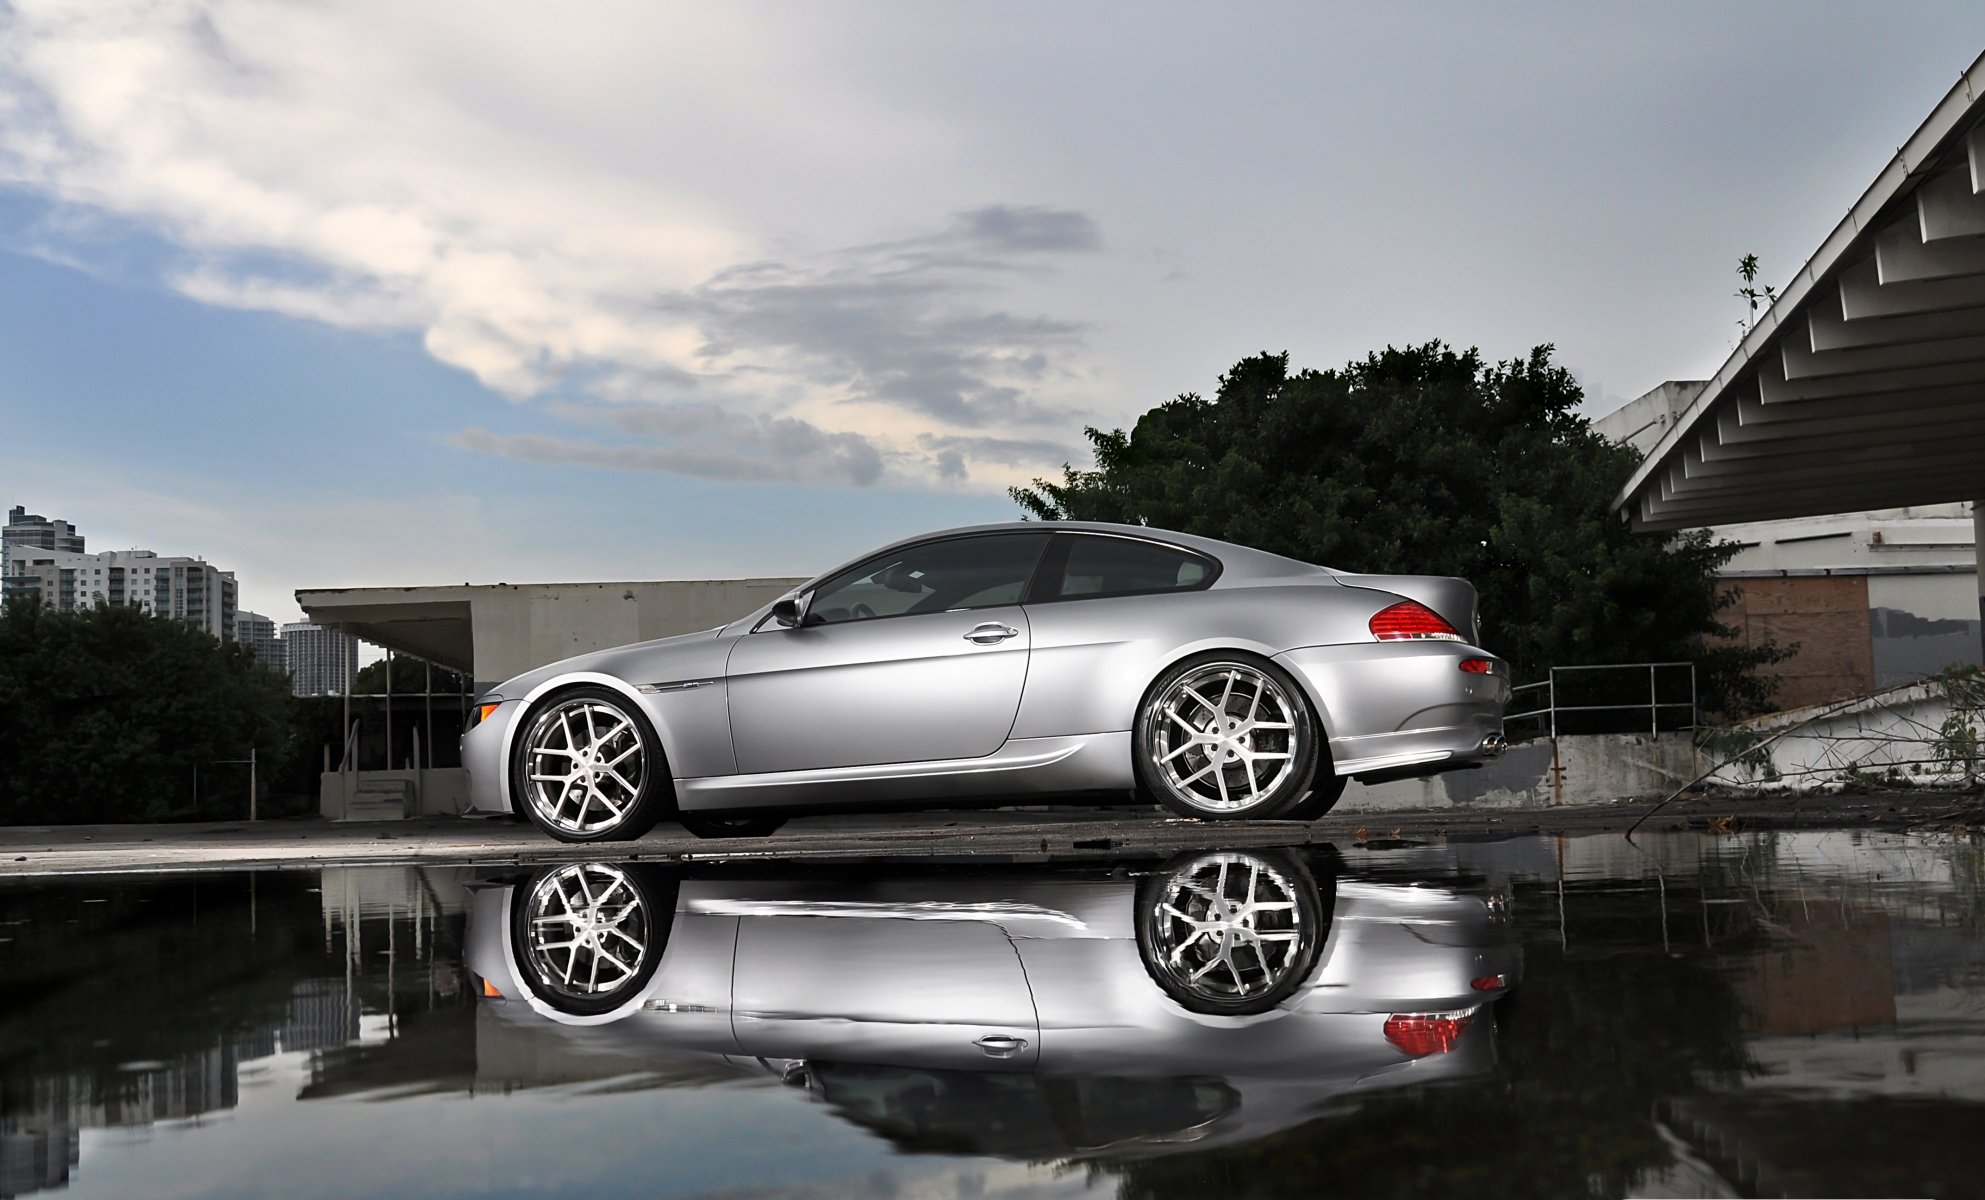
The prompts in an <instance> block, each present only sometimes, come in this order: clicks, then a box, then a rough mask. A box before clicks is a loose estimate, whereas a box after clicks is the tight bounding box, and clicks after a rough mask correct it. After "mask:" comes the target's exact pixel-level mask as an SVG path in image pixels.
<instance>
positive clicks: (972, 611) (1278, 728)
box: [462, 522, 1510, 842]
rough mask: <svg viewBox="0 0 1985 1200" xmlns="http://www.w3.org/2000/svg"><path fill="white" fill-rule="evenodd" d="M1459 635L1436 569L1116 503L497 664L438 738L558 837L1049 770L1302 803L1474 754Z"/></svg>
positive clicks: (477, 787) (1178, 798)
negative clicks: (1336, 563) (655, 627)
mask: <svg viewBox="0 0 1985 1200" xmlns="http://www.w3.org/2000/svg"><path fill="white" fill-rule="evenodd" d="M1479 641H1480V634H1479V630H1478V626H1477V614H1476V600H1475V589H1474V587H1473V586H1471V585H1470V584H1469V583H1468V582H1467V581H1465V580H1461V579H1453V578H1447V577H1441V576H1423V575H1356V574H1348V573H1345V572H1342V571H1335V570H1331V569H1329V568H1326V567H1319V566H1313V565H1311V564H1309V563H1304V562H1298V561H1296V560H1294V559H1290V558H1284V557H1281V556H1279V555H1275V554H1268V553H1265V552H1263V551H1260V550H1251V549H1248V548H1246V547H1244V546H1237V545H1231V544H1229V543H1226V542H1219V541H1214V540H1211V539H1208V538H1202V537H1194V536H1191V535H1187V534H1182V533H1169V532H1166V531H1163V530H1157V529H1149V528H1145V527H1142V526H1127V525H1105V524H1091V523H1079V522H1017V523H1013V524H1006V525H990V526H980V527H975V528H969V529H954V530H949V531H946V532H942V533H933V534H927V535H924V536H921V537H915V538H910V539H907V540H905V541H901V542H897V543H895V544H893V545H890V546H886V547H884V548H882V549H881V550H878V551H876V552H874V553H872V554H868V555H864V556H863V557H862V558H860V559H858V560H856V561H854V562H851V563H847V564H845V565H843V566H839V567H836V568H835V569H833V570H831V571H829V572H827V573H826V574H824V575H821V576H819V577H817V578H815V579H813V580H812V581H810V582H808V583H807V584H805V585H804V586H802V587H800V588H799V589H797V590H796V591H794V592H792V593H791V594H789V595H787V596H784V597H782V598H780V599H779V600H777V601H775V602H773V603H772V604H770V605H767V606H766V607H764V608H761V609H759V610H758V611H756V612H753V613H750V614H747V615H746V616H744V617H741V618H739V619H738V620H736V621H733V622H731V623H730V624H728V625H725V626H722V627H720V628H717V629H712V630H706V631H704V632H702V633H693V634H685V635H683V636H680V637H671V638H663V639H660V640H658V641H651V642H642V643H638V644H636V645H631V646H623V647H619V648H617V649H612V650H603V651H598V652H595V653H591V654H585V655H581V656H579V657H577V658H570V659H566V660H564V661H563V662H557V663H552V664H550V665H548V666H544V667H539V668H537V669H536V670H533V671H529V672H526V673H525V674H522V675H519V676H517V677H516V678H514V679H511V680H508V681H506V682H504V683H502V684H500V685H499V686H497V687H496V688H495V689H494V690H493V691H491V692H490V693H488V694H487V695H484V696H482V697H480V698H479V699H478V700H477V702H476V705H475V711H474V712H473V713H472V714H471V720H472V721H473V722H474V724H472V725H471V727H470V728H469V730H468V732H466V733H465V734H464V735H463V738H462V761H463V763H464V764H465V765H466V766H467V768H468V771H469V790H470V805H471V808H472V809H474V810H477V811H481V812H491V813H510V814H513V815H517V816H521V817H524V818H527V819H529V820H530V821H532V822H534V823H536V824H537V825H538V826H539V827H540V828H541V829H543V830H544V831H545V832H546V833H548V834H550V835H551V836H552V837H554V838H558V839H559V840H561V841H568V842H602V841H612V840H620V839H627V838H635V837H639V836H640V835H641V834H643V833H645V832H647V831H648V830H649V829H651V828H653V826H654V825H655V823H656V822H657V821H660V820H663V819H670V820H675V821H679V822H680V823H682V824H683V825H684V826H685V827H687V828H688V829H689V830H690V831H691V832H692V833H695V834H698V835H700V836H706V837H722V836H761V835H764V834H767V833H770V832H772V830H774V829H776V828H777V827H778V826H779V824H780V823H781V822H783V821H784V820H785V819H786V818H787V817H788V816H790V815H792V814H794V813H801V812H808V811H819V810H822V809H827V808H840V809H862V808H867V809H875V808H889V807H895V808H928V807H934V806H935V807H943V806H961V805H985V804H997V803H1001V802H1007V803H1012V802H1015V801H1016V800H1018V801H1024V802H1033V801H1037V800H1039V799H1041V798H1044V797H1048V796H1057V797H1060V796H1069V797H1075V796H1087V797H1103V798H1105V799H1106V800H1109V801H1117V802H1120V801H1123V800H1126V799H1130V798H1132V797H1136V798H1141V799H1143V800H1146V801H1152V802H1157V803H1161V804H1164V805H1165V806H1167V807H1168V808H1170V809H1171V810H1173V811H1174V812H1176V813H1179V814H1181V815H1184V816H1187V817H1194V818H1200V819H1206V820H1224V819H1230V818H1250V819H1261V818H1284V819H1291V818H1293V819H1299V820H1308V819H1313V818H1315V817H1318V816H1321V815H1322V814H1323V813H1325V812H1327V811H1328V810H1329V809H1330V807H1331V806H1332V805H1333V804H1335V803H1336V801H1337V799H1338V797H1339V796H1340V795H1341V794H1342V792H1343V790H1344V787H1345V784H1346V782H1347V781H1348V780H1351V779H1358V780H1361V781H1364V782H1368V783H1370V782H1379V781H1382V780H1387V779H1397V778H1404V777H1410V776H1414V775H1427V774H1433V773H1435V772H1439V771H1448V770H1454V769H1457V768H1465V767H1472V766H1478V765H1480V764H1481V763H1483V762H1485V761H1487V760H1489V759H1491V758H1494V757H1495V756H1496V755H1497V754H1499V753H1500V752H1501V750H1502V746H1503V734H1502V717H1503V711H1504V708H1505V706H1506V704H1507V703H1508V700H1509V694H1510V679H1509V671H1508V668H1507V667H1506V666H1505V664H1504V663H1503V662H1502V660H1500V659H1498V658H1496V657H1495V656H1494V655H1493V654H1490V653H1488V652H1487V651H1485V650H1482V649H1481V648H1480V647H1479V645H1478V643H1479Z"/></svg>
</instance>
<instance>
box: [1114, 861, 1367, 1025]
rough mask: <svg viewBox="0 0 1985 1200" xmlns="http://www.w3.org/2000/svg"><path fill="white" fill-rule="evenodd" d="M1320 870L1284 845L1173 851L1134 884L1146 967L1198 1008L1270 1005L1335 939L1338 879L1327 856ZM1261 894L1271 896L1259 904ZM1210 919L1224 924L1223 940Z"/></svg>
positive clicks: (1299, 981) (1239, 1011) (1303, 978)
mask: <svg viewBox="0 0 1985 1200" xmlns="http://www.w3.org/2000/svg"><path fill="white" fill-rule="evenodd" d="M1319 871H1320V873H1321V874H1322V875H1323V880H1322V882H1321V883H1319V881H1318V879H1317V875H1318V873H1319ZM1319 871H1312V870H1311V866H1310V864H1309V863H1308V862H1307V861H1305V859H1304V856H1303V855H1301V854H1300V853H1298V852H1296V851H1293V850H1286V849H1278V850H1195V851H1192V852H1190V853H1187V854H1181V855H1179V856H1177V857H1175V858H1173V859H1172V860H1171V861H1169V862H1167V863H1166V864H1165V865H1164V866H1163V867H1162V868H1160V869H1159V870H1157V871H1154V872H1152V873H1151V874H1150V875H1148V876H1146V877H1145V878H1144V879H1143V880H1142V881H1140V882H1139V884H1138V886H1137V900H1136V904H1137V913H1136V918H1137V919H1136V925H1137V950H1138V957H1139V958H1141V959H1143V961H1144V969H1145V970H1146V971H1147V972H1149V973H1150V975H1151V979H1152V981H1153V982H1155V983H1156V984H1157V985H1158V986H1159V988H1160V989H1162V990H1163V991H1164V992H1165V994H1166V995H1168V996H1170V997H1171V998H1172V999H1173V1000H1176V1001H1177V1002H1178V1003H1179V1004H1180V1005H1181V1006H1183V1007H1185V1008H1186V1009H1189V1010H1190V1011H1192V1012H1197V1013H1208V1014H1213V1015H1220V1016H1248V1015H1252V1014H1255V1013H1264V1012H1268V1011H1269V1010H1271V1009H1273V1008H1275V1007H1276V1006H1277V1005H1279V1004H1281V1003H1282V1002H1283V1001H1284V1000H1287V999H1288V998H1289V997H1290V996H1292V995H1294V994H1295V993H1296V992H1297V991H1298V990H1299V989H1301V988H1302V987H1303V986H1304V984H1306V983H1307V982H1308V981H1309V979H1310V976H1311V975H1312V974H1314V973H1315V970H1316V965H1317V958H1318V956H1319V955H1321V954H1322V953H1323V946H1324V942H1325V941H1327V940H1328V939H1329V936H1330V921H1331V914H1332V912H1333V910H1334V909H1335V908H1336V901H1337V880H1336V875H1335V873H1334V872H1332V871H1331V870H1330V869H1329V868H1328V866H1327V865H1323V864H1319ZM1263 896H1270V897H1275V899H1274V900H1273V901H1271V902H1269V903H1268V906H1267V907H1259V905H1260V904H1261V903H1262V901H1261V897H1263ZM1242 906H1246V907H1242ZM1209 925H1212V926H1215V927H1217V928H1218V933H1217V936H1218V939H1219V940H1218V942H1217V943H1216V942H1215V941H1212V940H1210V938H1209V934H1208V932H1207V930H1208V926H1209Z"/></svg>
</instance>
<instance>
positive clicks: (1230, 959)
mask: <svg viewBox="0 0 1985 1200" xmlns="http://www.w3.org/2000/svg"><path fill="white" fill-rule="evenodd" d="M1335 861H1336V855H1335V853H1334V852H1332V851H1329V850H1328V848H1325V849H1324V850H1323V852H1321V853H1315V852H1309V851H1298V850H1256V851H1244V850H1215V851H1200V852H1193V853H1189V854H1184V855H1180V856H1178V857H1176V858H1174V859H1172V860H1171V861H1169V862H1166V863H1164V864H1162V865H1158V864H1154V863H1144V864H1125V863H1121V862H1118V863H1104V864H1086V865H1059V866H1057V865H1048V866H1033V867H1028V868H1019V867H1008V868H1005V869H999V868H991V869H988V868H986V867H984V866H976V867H973V868H971V869H963V868H961V869H956V870H945V869H942V868H938V867H922V868H918V869H916V870H915V871H914V872H909V871H905V872H903V873H896V874H884V873H881V870H880V869H878V868H873V867H870V868H866V869H865V873H864V874H863V875H860V876H855V875H848V876H846V877H840V878H836V877H833V876H827V877H822V876H818V875H814V876H805V877H796V878H790V879H778V878H770V877H763V878H749V877H739V876H737V875H735V874H732V875H725V876H713V877H707V878H699V877H697V876H696V875H694V874H682V873H680V872H677V871H672V870H670V869H667V868H662V867H658V866H655V865H652V864H615V863H606V862H588V863H571V864H564V865H559V866H553V867H547V868H543V869H540V870H538V871H536V872H535V873H532V874H529V875H520V876H515V877H509V878H503V879H497V880H493V881H489V882H485V883H483V884H480V885H477V886H476V888H475V891H474V895H473V896H472V899H471V907H470V913H469V926H468V935H467V950H468V967H469V969H470V970H471V971H473V972H474V973H475V974H476V975H477V976H479V977H480V981H479V983H480V988H481V992H482V994H483V996H484V997H485V999H486V1000H487V1001H488V1003H487V1004H485V1005H484V1006H483V1010H482V1015H481V1016H479V1018H478V1025H477V1043H478V1046H477V1049H478V1058H479V1060H480V1061H481V1062H483V1064H484V1069H485V1070H490V1071H498V1072H506V1073H508V1075H509V1076H510V1078H509V1079H508V1080H507V1081H508V1082H513V1083H517V1084H533V1083H547V1082H560V1081H561V1077H562V1076H565V1077H569V1072H571V1071H572V1069H573V1068H572V1066H571V1063H572V1062H574V1061H577V1060H583V1061H585V1062H586V1063H587V1064H588V1065H587V1066H586V1068H585V1069H584V1074H585V1075H587V1076H591V1077H599V1076H601V1075H603V1074H611V1073H616V1072H624V1073H628V1074H637V1073H648V1072H655V1071H663V1072H665V1073H669V1074H680V1073H681V1072H683V1071H684V1070H691V1071H695V1072H697V1073H699V1074H700V1073H701V1072H700V1070H699V1069H698V1068H699V1060H700V1067H702V1068H711V1067H715V1068H719V1069H734V1070H742V1071H747V1072H760V1073H762V1072H771V1073H773V1074H776V1075H777V1076H779V1077H781V1078H782V1079H784V1080H785V1081H786V1082H787V1083H789V1084H791V1085H793V1086H795V1087H803V1088H805V1089H807V1090H808V1091H809V1092H810V1093H812V1094H813V1095H814V1096H816V1097H818V1098H819V1099H820V1100H822V1101H824V1102H825V1103H827V1104H828V1105H830V1106H832V1107H833V1108H834V1109H835V1110H836V1111H837V1112H838V1113H839V1114H841V1115H842V1116H844V1117H845V1118H847V1119H848V1120H851V1121H854V1122H856V1123H858V1124H860V1125H863V1126H865V1127H867V1128H869V1129H871V1130H874V1131H875V1132H877V1133H879V1134H881V1135H882V1136H884V1137H886V1138H888V1139H889V1140H890V1141H891V1142H892V1143H894V1144H896V1145H897V1146H899V1147H901V1148H903V1149H906V1150H913V1151H930V1152H945V1153H979V1154H992V1155H1001V1156H1007V1157H1014V1158H1045V1157H1051V1156H1052V1157H1064V1156H1068V1155H1080V1154H1083V1153H1085V1152H1095V1151H1101V1150H1105V1149H1108V1150H1111V1151H1114V1152H1123V1151H1125V1150H1135V1149H1137V1148H1140V1147H1142V1148H1147V1149H1149V1150H1150V1151H1152V1152H1160V1151H1163V1150H1164V1149H1166V1148H1167V1147H1171V1146H1178V1145H1186V1144H1191V1145H1195V1146H1207V1145H1213V1144H1223V1143H1231V1142H1238V1141H1246V1140H1249V1139H1252V1138H1255V1137H1259V1136H1262V1135H1264V1134H1266V1133H1269V1132H1272V1131H1274V1130H1277V1129H1280V1128H1283V1127H1286V1126H1289V1125H1293V1124H1296V1123H1298V1122H1300V1121H1303V1120H1305V1119H1308V1118H1310V1117H1312V1116H1314V1115H1316V1113H1317V1110H1318V1108H1319V1106H1320V1105H1323V1104H1325V1103H1327V1102H1328V1101H1330V1100H1332V1099H1334V1098H1337V1097H1341V1096H1346V1095H1349V1094H1351V1093H1354V1092H1365V1091H1370V1090H1375V1089H1381V1088H1390V1087H1397V1086H1404V1085H1413V1084H1425V1083H1430V1082H1435V1081H1442V1080H1453V1079H1461V1078H1467V1077H1470V1076H1476V1075H1479V1074H1482V1073H1484V1072H1486V1071H1488V1070H1490V1069H1491V1068H1492V1067H1493V1065H1494V1063H1495V1041H1494V1038H1495V1030H1494V1021H1493V1016H1492V1006H1493V1004H1494V1002H1495V1001H1496V1000H1497V999H1498V998H1499V997H1501V996H1502V995H1504V994H1505V993H1506V992H1507V991H1508V990H1509V989H1510V988H1511V987H1513V986H1514V985H1515V983H1516V981H1517V975H1518V971H1519V968H1520V962H1521V950H1520V949H1519V948H1518V947H1517V945H1516V943H1515V940H1514V938H1513V937H1512V936H1511V934H1510V931H1509V921H1508V904H1507V900H1506V898H1505V897H1503V896H1501V895H1499V894H1491V893H1489V892H1487V891H1480V892H1468V891H1460V890H1453V889H1449V888H1437V887H1430V886H1419V885H1399V884H1377V883H1368V882H1362V881H1358V880H1355V879H1350V878H1339V873H1338V871H1337V869H1336V867H1335ZM547 1038H549V1039H550V1042H551V1043H553V1044H549V1045H548V1044H547V1042H546V1039H547Z"/></svg>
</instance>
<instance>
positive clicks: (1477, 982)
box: [1468, 975, 1509, 992]
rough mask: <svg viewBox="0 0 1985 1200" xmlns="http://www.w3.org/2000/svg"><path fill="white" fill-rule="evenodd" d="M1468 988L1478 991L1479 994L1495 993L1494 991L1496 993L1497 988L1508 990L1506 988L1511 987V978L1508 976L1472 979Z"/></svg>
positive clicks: (1488, 976)
mask: <svg viewBox="0 0 1985 1200" xmlns="http://www.w3.org/2000/svg"><path fill="white" fill-rule="evenodd" d="M1468 986H1469V987H1472V988H1474V989H1475V990H1476V991H1478V992H1493V991H1495V990H1496V989H1497V988H1506V987H1508V986H1509V976H1507V975H1484V976H1482V977H1481V978H1480V979H1471V980H1469V981H1468Z"/></svg>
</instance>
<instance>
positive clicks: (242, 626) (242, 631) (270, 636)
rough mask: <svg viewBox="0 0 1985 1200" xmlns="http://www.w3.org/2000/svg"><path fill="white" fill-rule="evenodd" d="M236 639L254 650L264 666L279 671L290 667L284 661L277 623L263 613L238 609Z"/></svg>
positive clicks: (235, 620) (235, 623) (235, 616)
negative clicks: (277, 633)
mask: <svg viewBox="0 0 1985 1200" xmlns="http://www.w3.org/2000/svg"><path fill="white" fill-rule="evenodd" d="M234 640H235V641H237V642H240V643H241V644H242V645H244V646H246V647H248V648H249V649H250V650H253V651H254V652H255V657H256V659H257V660H259V661H260V662H261V664H262V665H263V666H265V667H274V668H275V669H276V670H278V671H287V670H288V669H289V665H288V664H287V663H286V662H284V661H283V643H282V639H281V638H280V637H277V636H276V623H275V622H274V621H271V620H270V619H269V618H267V617H265V616H263V615H262V614H261V613H253V612H249V611H247V610H246V609H242V610H238V611H237V612H236V613H235V614H234Z"/></svg>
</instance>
